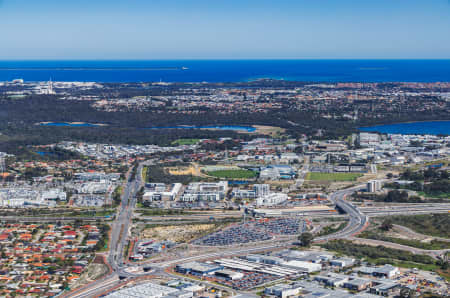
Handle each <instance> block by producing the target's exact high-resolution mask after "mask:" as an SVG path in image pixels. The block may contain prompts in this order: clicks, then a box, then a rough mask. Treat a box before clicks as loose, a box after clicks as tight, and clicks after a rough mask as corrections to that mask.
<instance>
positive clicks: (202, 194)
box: [181, 181, 228, 202]
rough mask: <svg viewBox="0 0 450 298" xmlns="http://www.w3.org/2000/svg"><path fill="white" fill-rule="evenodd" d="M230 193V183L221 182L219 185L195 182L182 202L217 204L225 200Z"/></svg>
mask: <svg viewBox="0 0 450 298" xmlns="http://www.w3.org/2000/svg"><path fill="white" fill-rule="evenodd" d="M227 192H228V182H227V181H220V182H217V183H206V182H193V183H190V184H189V185H188V186H187V187H186V189H185V191H184V193H183V195H182V197H181V200H182V201H185V202H193V201H213V202H217V201H220V200H223V199H224V198H225V195H226V193H227Z"/></svg>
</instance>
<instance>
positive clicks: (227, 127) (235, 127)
mask: <svg viewBox="0 0 450 298" xmlns="http://www.w3.org/2000/svg"><path fill="white" fill-rule="evenodd" d="M39 125H41V126H58V127H100V126H103V124H94V123H70V122H45V123H39ZM202 128H203V129H217V130H233V131H246V132H254V131H256V128H254V127H253V126H241V125H202V126H196V125H177V126H155V127H145V128H144V129H202Z"/></svg>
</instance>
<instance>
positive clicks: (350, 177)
mask: <svg viewBox="0 0 450 298" xmlns="http://www.w3.org/2000/svg"><path fill="white" fill-rule="evenodd" d="M361 176H362V174H360V173H315V172H310V173H308V175H307V176H306V179H307V180H315V181H356V179H358V178H359V177H361Z"/></svg>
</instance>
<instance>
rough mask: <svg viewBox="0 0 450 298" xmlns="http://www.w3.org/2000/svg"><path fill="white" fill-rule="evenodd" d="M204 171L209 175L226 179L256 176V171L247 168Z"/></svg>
mask: <svg viewBox="0 0 450 298" xmlns="http://www.w3.org/2000/svg"><path fill="white" fill-rule="evenodd" d="M206 173H207V174H208V175H210V176H214V177H217V178H227V179H249V178H255V177H256V173H255V172H253V171H249V170H220V171H211V172H206Z"/></svg>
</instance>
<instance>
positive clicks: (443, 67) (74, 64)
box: [0, 60, 450, 82]
mask: <svg viewBox="0 0 450 298" xmlns="http://www.w3.org/2000/svg"><path fill="white" fill-rule="evenodd" d="M18 78H21V79H24V80H25V81H48V80H49V79H52V80H53V81H81V82H87V81H96V82H155V81H164V82H243V81H250V80H256V79H260V78H272V79H284V80H296V81H311V82H399V81H402V82H437V81H439V82H449V81H450V60H158V61H149V60H147V61H137V60H136V61H0V81H10V80H13V79H18Z"/></svg>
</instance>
